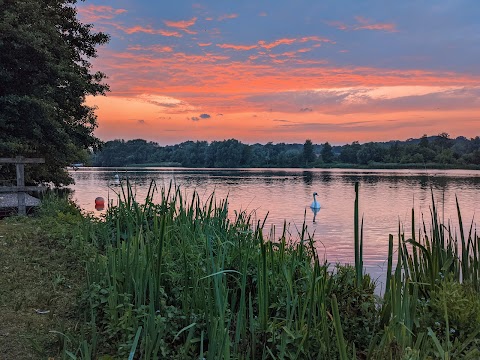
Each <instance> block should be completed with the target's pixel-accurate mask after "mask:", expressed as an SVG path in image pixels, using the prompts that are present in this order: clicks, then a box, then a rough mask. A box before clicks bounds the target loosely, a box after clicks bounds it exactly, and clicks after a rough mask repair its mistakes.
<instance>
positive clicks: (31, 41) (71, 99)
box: [0, 0, 108, 185]
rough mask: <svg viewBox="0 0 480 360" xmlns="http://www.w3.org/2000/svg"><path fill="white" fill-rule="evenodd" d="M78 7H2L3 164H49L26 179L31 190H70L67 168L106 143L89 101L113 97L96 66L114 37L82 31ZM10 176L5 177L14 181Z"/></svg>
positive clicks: (56, 1)
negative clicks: (50, 186) (31, 160)
mask: <svg viewBox="0 0 480 360" xmlns="http://www.w3.org/2000/svg"><path fill="white" fill-rule="evenodd" d="M76 3H77V1H76V0H0V157H13V156H17V155H22V156H25V157H44V158H45V159H46V164H45V165H42V166H38V167H32V168H29V169H28V170H27V171H26V176H27V181H29V182H32V183H38V182H52V183H54V184H55V185H66V184H69V183H71V182H72V179H71V178H70V176H69V175H68V172H67V171H66V166H67V165H68V164H70V163H72V162H78V161H83V160H84V159H86V156H87V149H92V148H96V147H97V146H98V145H99V143H100V142H99V140H98V139H97V138H96V137H95V136H94V134H93V131H94V129H95V128H96V126H97V119H96V116H95V113H94V109H93V108H92V107H89V106H87V105H86V104H85V98H86V96H87V95H99V94H104V93H105V92H106V91H108V85H106V84H104V83H103V82H102V81H103V79H104V78H105V75H104V74H103V73H101V72H93V71H92V67H91V63H90V59H91V58H94V57H96V46H97V45H101V44H104V43H106V42H107V41H108V35H106V34H104V33H101V32H97V33H96V32H93V31H92V25H89V24H82V23H81V22H80V21H79V20H78V19H77V12H76V8H75V4H76ZM10 170H11V169H9V168H6V167H5V166H4V168H3V169H2V171H1V172H0V173H1V175H0V176H1V177H3V178H4V179H5V178H6V179H12V173H11V171H10ZM13 178H15V176H14V175H13Z"/></svg>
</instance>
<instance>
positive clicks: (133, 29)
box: [114, 24, 182, 37]
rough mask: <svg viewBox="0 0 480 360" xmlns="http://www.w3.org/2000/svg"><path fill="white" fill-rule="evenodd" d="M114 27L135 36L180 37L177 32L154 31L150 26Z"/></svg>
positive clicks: (118, 25)
mask: <svg viewBox="0 0 480 360" xmlns="http://www.w3.org/2000/svg"><path fill="white" fill-rule="evenodd" d="M114 26H115V27H116V28H117V29H119V30H122V31H123V32H125V33H127V34H135V33H144V34H151V35H162V36H167V37H170V36H173V37H182V34H180V33H179V32H178V31H170V30H164V29H154V28H152V27H151V26H141V25H135V26H131V27H128V26H123V25H120V24H114Z"/></svg>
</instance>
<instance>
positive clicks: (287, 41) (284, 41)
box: [258, 38, 297, 50]
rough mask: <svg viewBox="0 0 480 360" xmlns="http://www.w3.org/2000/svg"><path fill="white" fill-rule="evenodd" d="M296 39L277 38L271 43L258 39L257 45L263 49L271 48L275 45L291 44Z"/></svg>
mask: <svg viewBox="0 0 480 360" xmlns="http://www.w3.org/2000/svg"><path fill="white" fill-rule="evenodd" d="M296 40H297V39H287V38H285V39H279V40H275V41H274V42H271V43H267V42H265V41H263V40H260V41H259V42H258V45H260V46H261V47H263V48H265V49H269V50H270V49H273V48H274V47H277V46H279V45H291V44H293V43H294V42H295V41H296Z"/></svg>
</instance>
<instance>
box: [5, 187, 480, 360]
mask: <svg viewBox="0 0 480 360" xmlns="http://www.w3.org/2000/svg"><path fill="white" fill-rule="evenodd" d="M355 192H356V199H355V203H354V204H352V205H353V206H354V209H355V212H354V213H355V215H354V217H355V219H354V220H355V221H354V223H355V236H354V239H352V246H354V249H355V264H354V266H348V265H342V266H340V265H339V266H337V267H335V268H333V270H329V269H331V267H329V264H328V263H324V262H322V261H320V260H319V257H318V255H317V252H316V246H315V240H314V238H312V237H311V236H310V235H309V234H308V232H307V231H306V227H305V226H303V228H301V229H300V230H299V232H298V234H295V235H294V236H290V235H288V234H289V231H288V229H287V228H286V226H285V227H284V228H283V229H282V231H281V232H280V233H277V234H276V235H275V233H274V232H271V231H265V229H264V222H263V223H262V222H260V221H258V222H256V223H254V222H253V221H252V219H251V217H250V216H249V215H248V214H247V213H238V214H236V217H235V218H234V219H232V218H230V217H229V213H228V210H227V199H220V200H218V199H215V196H214V195H213V194H212V196H211V197H210V198H209V199H208V200H207V201H205V202H202V201H201V200H200V197H199V196H198V194H196V193H195V194H193V196H192V197H190V198H188V199H187V198H184V196H183V192H182V191H181V189H180V188H177V187H174V186H170V187H167V188H161V189H157V188H156V185H155V184H154V183H152V184H151V186H150V189H149V192H148V196H147V198H146V199H144V200H143V201H142V202H141V203H140V202H138V201H137V199H135V197H134V195H133V193H132V191H131V188H130V187H129V186H128V184H127V186H125V187H122V188H121V192H120V194H119V198H118V204H117V205H116V206H115V207H111V208H109V209H108V211H107V214H106V216H105V218H104V219H102V220H101V221H98V220H95V219H91V218H87V217H83V216H79V215H78V213H76V212H75V211H72V212H70V210H69V209H71V207H69V205H65V202H61V201H59V202H57V203H55V202H54V201H53V202H52V201H51V202H50V205H49V206H44V208H43V210H42V211H40V213H39V216H40V218H39V219H40V220H35V219H31V220H30V219H28V220H21V219H14V220H12V222H13V223H15V222H17V221H19V222H22V221H39V223H41V224H47V223H48V222H46V221H45V220H44V219H50V220H49V222H50V224H52V223H54V224H59V223H61V224H62V225H58V226H57V225H56V226H53V225H49V226H46V227H45V226H43V227H42V228H41V230H40V231H39V232H38V233H36V234H35V235H34V236H36V237H38V236H42V237H45V236H47V237H51V240H50V241H51V242H52V243H57V244H60V245H61V247H63V248H68V249H71V256H73V257H75V258H76V260H75V261H72V263H77V264H80V263H82V264H84V267H83V269H84V271H85V272H84V274H85V276H84V277H83V276H82V278H81V279H79V281H77V283H76V286H77V288H78V287H82V286H83V292H82V295H81V297H80V299H79V302H78V305H76V306H75V309H76V311H77V315H78V316H80V318H81V319H82V320H81V321H79V326H78V328H77V329H74V328H71V327H67V328H65V327H64V328H58V329H57V330H58V332H56V333H53V334H55V335H56V337H57V340H56V341H57V344H56V345H55V346H56V349H57V351H58V352H59V353H58V354H59V357H60V358H64V359H126V358H129V359H140V358H141V359H158V358H168V359H203V358H205V359H353V358H355V359H435V358H440V359H454V358H455V359H457V358H472V359H473V358H478V357H480V352H479V351H478V349H479V346H480V336H479V332H480V327H479V324H480V300H478V299H479V296H478V295H479V294H478V292H479V291H480V288H479V275H480V274H479V263H478V258H479V254H478V252H479V246H478V245H479V242H480V239H479V237H478V236H477V234H476V233H475V231H474V230H473V229H475V227H474V225H472V226H470V229H471V230H470V231H467V232H464V231H463V222H462V218H461V212H460V205H458V219H457V222H458V224H459V225H458V229H459V230H458V231H457V232H455V229H454V228H453V225H452V224H453V221H452V222H449V223H447V224H442V223H441V221H440V216H439V215H438V213H437V209H436V207H435V204H434V203H433V202H432V209H431V214H430V221H429V223H426V222H425V221H424V220H423V218H422V221H420V222H419V220H418V219H417V217H416V215H415V213H414V212H413V211H412V220H411V222H412V224H411V233H410V235H409V236H406V234H405V233H404V232H403V231H400V230H399V233H398V234H397V236H396V238H397V239H396V240H395V236H393V235H390V236H389V235H388V234H386V237H388V236H389V258H388V264H387V276H386V278H387V283H386V288H385V293H384V294H383V295H382V296H381V297H379V296H377V295H375V287H376V284H375V283H374V282H372V281H371V279H370V277H369V276H368V274H364V272H363V241H364V239H363V220H360V214H359V212H358V208H359V205H358V203H359V199H360V198H361V196H360V189H359V188H358V185H357V186H356V187H355ZM154 194H159V198H160V200H159V201H158V202H156V203H154V202H153V197H154ZM432 201H433V197H432ZM52 214H53V215H52ZM58 219H61V221H60V222H59V221H58ZM417 222H419V223H420V226H416V225H417ZM402 228H403V225H402V226H400V225H399V229H402ZM266 234H269V235H266ZM19 237H20V238H24V237H25V236H24V235H22V234H20V235H19ZM367 241H368V239H367ZM394 258H396V261H394V260H395V259H394ZM58 261H59V262H61V261H62V260H58ZM63 278H68V276H66V275H61V276H57V277H54V278H53V280H51V281H52V284H55V285H52V286H55V288H56V289H57V291H60V293H61V292H62V291H64V290H63V289H62V288H61V286H60V287H59V285H58V284H62V282H63V281H64V280H63ZM58 289H59V290H58ZM60 333H61V334H60Z"/></svg>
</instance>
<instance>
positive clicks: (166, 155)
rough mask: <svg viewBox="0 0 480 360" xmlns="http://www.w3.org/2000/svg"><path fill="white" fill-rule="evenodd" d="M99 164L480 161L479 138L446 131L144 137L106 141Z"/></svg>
mask: <svg viewBox="0 0 480 360" xmlns="http://www.w3.org/2000/svg"><path fill="white" fill-rule="evenodd" d="M90 164H91V165H94V166H114V167H115V166H143V165H145V166H183V167H207V168H223V167H328V166H332V167H333V166H359V167H424V166H429V167H434V166H438V167H476V166H480V138H479V137H478V136H477V137H475V138H471V139H467V138H466V137H463V136H460V137H457V138H455V139H453V138H450V136H449V135H448V134H447V133H442V134H439V135H436V136H427V135H424V136H422V137H421V138H419V139H408V140H406V141H389V142H368V143H364V144H360V143H359V142H358V141H354V142H352V143H351V144H346V145H342V146H332V145H331V144H330V143H328V142H325V143H323V144H313V143H312V141H311V140H306V141H305V143H304V144H286V143H277V144H273V143H271V142H269V143H267V144H265V145H263V144H253V145H249V144H244V143H242V142H240V141H238V140H236V139H229V140H224V141H213V142H210V143H209V142H207V141H186V142H183V143H180V144H176V145H166V146H160V145H159V144H158V143H156V142H152V141H146V140H142V139H136V140H128V141H125V140H113V141H107V142H106V143H105V144H104V146H103V148H102V149H101V150H99V151H97V152H95V153H94V154H93V155H92V157H91V162H90Z"/></svg>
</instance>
